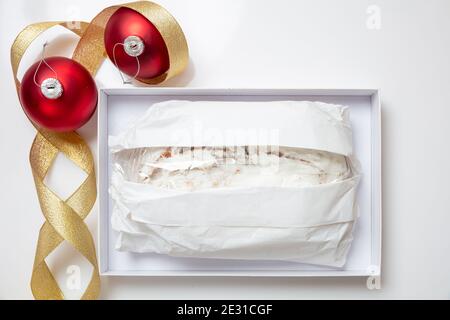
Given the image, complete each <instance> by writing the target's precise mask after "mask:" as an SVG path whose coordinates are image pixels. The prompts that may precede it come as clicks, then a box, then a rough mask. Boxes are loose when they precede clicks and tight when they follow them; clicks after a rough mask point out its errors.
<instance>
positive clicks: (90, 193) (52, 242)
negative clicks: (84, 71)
mask: <svg viewBox="0 0 450 320" xmlns="http://www.w3.org/2000/svg"><path fill="white" fill-rule="evenodd" d="M55 25H61V26H63V27H65V28H67V29H70V27H69V25H68V24H67V23H64V22H61V23H59V22H42V23H37V24H33V25H30V26H28V27H26V28H25V29H24V30H23V31H22V32H21V33H20V34H19V35H18V36H17V38H16V40H15V41H14V43H13V45H12V48H11V65H12V68H13V73H14V80H15V83H16V88H17V93H18V94H19V92H20V81H19V80H18V78H17V70H18V67H19V64H20V61H21V59H22V57H23V55H24V53H25V51H26V49H27V48H28V46H29V45H30V44H31V43H32V42H33V41H34V39H35V38H36V37H37V36H39V35H40V34H41V33H42V32H44V31H45V30H47V29H49V28H51V27H53V26H55ZM78 25H79V26H80V29H70V30H72V31H73V32H75V33H76V34H78V35H79V36H83V34H84V32H85V31H86V29H87V27H88V24H87V23H84V22H80V23H79V24H78ZM77 54H78V61H79V62H80V63H82V64H83V62H84V60H85V59H90V58H89V57H87V56H83V55H80V54H79V53H77ZM97 55H99V56H103V55H104V50H103V51H102V50H100V51H99V52H98V53H97ZM99 65H100V64H99ZM90 71H91V73H92V74H93V75H94V74H95V72H96V69H95V68H94V69H91V70H90ZM37 130H38V133H37V135H36V137H35V139H34V142H33V145H32V147H31V151H30V163H31V169H32V172H33V177H34V182H35V185H36V190H37V195H38V198H39V203H40V206H41V210H42V213H43V215H44V217H45V219H46V221H45V223H44V225H43V226H42V227H41V230H40V232H39V239H38V244H37V249H36V256H35V260H34V265H33V273H32V277H31V290H32V292H33V295H34V297H35V298H36V299H63V298H64V295H63V293H62V291H61V289H60V288H59V286H58V283H57V282H56V280H55V278H54V277H53V275H52V273H51V271H50V269H49V267H48V265H47V263H46V262H45V258H46V257H47V256H49V255H50V254H51V253H52V252H53V251H54V250H55V249H56V248H57V247H58V246H59V245H60V244H61V243H62V242H63V241H64V240H65V241H68V242H69V243H70V244H71V245H72V246H73V247H74V248H75V249H76V250H77V251H78V252H80V253H81V254H82V255H83V256H84V257H85V258H86V259H87V260H88V261H89V262H90V263H91V264H92V266H93V272H92V276H91V280H90V282H89V284H88V287H87V289H86V291H85V293H84V294H83V296H82V299H95V298H97V297H98V295H99V293H100V276H99V272H98V265H97V258H96V253H95V246H94V241H93V239H92V235H91V234H90V232H89V229H88V228H87V226H86V224H85V223H84V219H85V218H86V217H87V215H88V214H89V212H90V211H91V209H92V207H93V205H94V203H95V199H96V197H97V189H96V182H95V171H94V160H93V157H92V153H91V151H90V149H89V147H88V146H87V144H86V143H85V142H84V140H83V139H82V138H81V137H80V136H79V135H78V134H77V133H76V132H68V133H54V132H50V131H47V130H44V129H42V128H37ZM60 152H62V153H63V154H64V155H65V156H66V157H67V158H68V159H70V160H72V161H73V162H74V163H75V164H76V165H77V166H78V167H80V168H81V169H82V170H84V171H85V172H86V174H87V177H86V179H85V180H84V182H83V183H82V184H81V185H80V186H79V187H78V189H77V190H76V191H75V192H74V193H73V194H72V195H71V196H70V197H69V198H68V199H66V200H63V199H61V198H59V197H58V196H57V195H56V194H55V193H54V192H53V191H52V190H50V189H49V188H48V187H47V186H46V185H45V183H44V179H45V176H46V175H47V173H48V171H49V169H50V168H51V166H52V164H53V161H54V160H55V158H56V156H57V155H58V153H60Z"/></svg>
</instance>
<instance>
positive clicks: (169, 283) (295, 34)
mask: <svg viewBox="0 0 450 320" xmlns="http://www.w3.org/2000/svg"><path fill="white" fill-rule="evenodd" d="M115 3H118V1H117V2H116V1H87V0H78V1H74V0H60V1H55V0H40V1H29V0H2V1H0V30H1V31H0V32H1V39H2V41H1V44H0V57H1V59H0V61H1V63H0V74H1V75H2V77H1V80H0V84H1V93H2V107H3V108H2V111H3V114H2V120H3V122H2V125H1V126H0V146H1V150H2V157H1V160H0V161H1V168H2V170H3V175H2V179H1V180H0V191H1V203H2V210H1V211H2V222H1V227H2V232H1V233H0V253H1V260H0V261H1V262H0V298H25V299H29V298H31V297H32V296H31V292H30V289H29V280H30V276H31V270H32V263H33V259H34V250H35V245H36V240H37V235H38V231H39V227H40V225H41V223H42V221H43V219H42V216H41V213H40V209H39V205H38V201H37V198H36V195H35V190H34V184H33V182H32V176H31V170H30V167H29V163H28V152H29V148H30V145H31V143H32V140H33V137H34V129H33V127H32V126H31V125H30V124H29V123H28V121H27V119H26V117H25V116H24V114H23V112H22V110H21V108H20V106H19V103H18V101H17V96H16V94H15V92H14V84H13V80H12V76H11V68H10V66H9V47H10V45H11V43H12V41H13V39H14V37H15V36H16V35H17V33H18V32H19V31H20V30H21V29H22V28H23V27H24V26H25V25H27V24H29V23H32V22H38V21H44V20H62V19H66V20H73V19H74V17H75V18H76V16H78V17H80V18H83V19H85V20H89V19H91V18H92V17H93V16H94V15H95V14H96V13H98V12H99V11H100V10H101V9H102V8H104V7H105V6H107V5H110V4H115ZM159 3H160V4H162V5H164V6H165V7H166V8H167V9H168V10H169V11H171V12H172V13H173V14H174V15H175V17H176V18H177V19H178V21H179V22H180V24H181V25H182V27H183V29H184V31H185V33H186V36H187V38H188V42H189V45H190V49H191V50H190V54H191V64H190V66H189V68H188V70H187V71H186V72H185V74H184V75H182V76H181V77H179V78H178V79H174V80H172V81H170V83H168V84H167V85H176V86H192V87H196V86H202V87H205V86H206V87H255V88H257V87H278V88H283V87H297V88H308V87H313V88H327V87H331V88H333V87H347V88H349V87H350V88H354V87H375V88H376V87H379V88H381V90H382V92H383V101H382V103H383V111H384V113H383V126H384V127H383V138H384V141H383V155H384V158H383V164H384V171H383V181H384V185H383V187H384V189H383V199H384V207H383V209H384V210H383V213H384V220H383V236H384V238H383V240H384V244H385V245H384V251H383V279H382V289H381V290H374V291H369V290H367V289H366V287H365V279H361V278H354V279H325V278H320V279H290V278H287V279H260V278H255V279H233V278H231V279H230V278H202V279H198V278H194V279H192V278H172V279H167V278H148V279H146V278H133V279H130V278H114V279H103V282H102V286H103V287H102V296H101V297H102V298H105V299H107V298H108V299H114V298H154V299H156V298H158V299H167V298H180V299H182V298H210V299H214V298H249V299H258V298H295V299H299V298H343V299H345V298H367V299H379V298H445V299H447V298H450V272H449V270H450V232H448V228H449V225H450V203H449V200H448V198H449V197H448V192H449V191H448V181H449V179H450V166H449V163H450V148H449V147H448V137H449V136H450V126H449V125H448V117H449V116H450V108H449V106H448V101H450V90H448V88H449V86H450V59H449V58H448V57H449V56H450V37H449V36H448V33H449V30H450V19H448V12H449V11H450V2H449V1H447V0H430V1H423V0H374V1H364V0H363V1H361V0H343V1H334V0H318V1H293V0H292V1H288V0H280V1H265V2H264V5H261V1H260V0H247V1H244V0H240V1H237V0H236V1H229V0H216V1H211V0H196V1H194V0H190V1H177V0H161V1H159ZM370 5H376V6H378V7H375V8H379V9H380V10H381V11H380V13H381V23H380V27H381V28H380V29H370V28H368V25H367V19H368V18H369V17H370V13H369V14H368V13H367V10H368V8H369V6H370ZM373 8H374V7H370V8H369V9H373ZM375 11H376V10H375ZM369 12H372V14H373V10H369ZM370 26H373V24H369V27H370ZM375 26H376V24H375ZM117 78H118V76H117ZM113 80H114V79H111V81H113ZM116 84H117V82H116ZM93 119H95V118H93ZM95 126H96V124H95V120H93V121H91V122H90V123H88V124H87V125H86V127H85V128H83V129H82V130H81V133H82V134H83V135H84V136H85V137H86V138H87V139H88V140H89V142H90V143H91V146H92V147H95V139H96V129H95ZM62 159H63V158H62ZM57 165H58V168H57V170H58V171H59V172H61V170H64V175H65V176H66V177H74V176H76V174H75V172H74V170H72V167H70V166H69V164H68V163H67V161H66V162H64V160H61V161H58V164H57ZM50 180H52V179H50ZM68 180H69V179H64V180H61V179H54V181H53V180H52V183H53V184H52V185H53V186H54V187H55V189H58V190H60V191H59V192H60V193H65V194H67V191H68V190H69V191H70V190H73V187H74V186H76V185H77V181H73V179H70V181H68ZM96 218H97V210H94V211H93V212H92V214H91V216H90V217H89V218H88V220H87V222H88V223H89V225H90V226H91V230H93V231H94V233H95V229H96ZM71 250H72V249H70V248H68V247H67V246H66V247H64V248H62V249H61V250H60V251H58V260H61V259H64V263H62V262H60V263H56V267H59V268H57V269H63V271H62V272H60V273H61V274H62V275H63V276H66V277H67V275H65V270H64V266H65V265H66V263H72V264H79V263H80V259H79V258H77V257H76V256H74V255H73V254H72V253H73V252H72V251H71Z"/></svg>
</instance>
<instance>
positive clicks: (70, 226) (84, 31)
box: [11, 1, 189, 299]
mask: <svg viewBox="0 0 450 320" xmlns="http://www.w3.org/2000/svg"><path fill="white" fill-rule="evenodd" d="M121 7H128V8H130V9H133V10H135V11H137V12H139V13H141V14H142V15H144V16H145V17H146V18H147V19H149V20H150V21H151V22H152V23H153V24H154V25H155V27H156V28H157V29H158V30H159V32H160V33H161V35H162V36H163V39H164V41H165V42H166V45H167V48H168V52H169V60H170V67H169V70H168V71H167V72H166V73H165V74H163V75H162V76H160V77H157V78H154V79H138V80H139V81H141V82H144V83H147V84H157V83H160V82H162V81H164V80H167V79H169V78H171V77H173V76H175V75H177V74H179V73H181V72H182V71H183V70H184V69H185V68H186V66H187V63H188V59H189V58H188V47H187V42H186V38H185V37H184V34H183V31H182V30H181V28H180V26H179V25H178V23H177V22H176V21H175V19H174V18H173V17H172V16H171V15H170V14H169V13H168V12H167V11H166V10H165V9H164V8H162V7H161V6H159V5H157V4H155V3H153V2H149V1H138V2H132V3H128V4H124V5H119V6H112V7H108V8H106V9H104V10H103V11H102V12H100V13H99V14H98V15H97V16H96V17H95V18H94V19H93V20H92V21H91V23H86V22H75V23H70V24H69V23H67V22H41V23H36V24H32V25H29V26H28V27H26V28H25V29H23V30H22V31H21V32H20V34H19V35H18V36H17V38H16V40H15V41H14V43H13V45H12V47H11V66H12V69H13V74H14V81H15V84H16V90H17V93H18V95H19V99H20V94H19V93H20V81H19V79H18V78H17V71H18V68H19V65H20V61H21V59H22V57H23V55H24V54H25V51H26V50H27V48H28V47H29V46H30V44H31V43H32V42H33V41H34V40H35V39H36V38H37V37H38V36H39V35H40V34H41V33H43V32H44V31H46V30H48V29H50V28H52V27H54V26H56V25H60V26H62V27H64V28H66V29H69V30H71V31H73V32H74V33H76V34H77V35H79V36H80V40H79V42H78V45H77V47H76V49H75V51H74V53H73V56H72V58H73V59H74V60H75V61H77V62H79V63H80V64H82V65H83V66H84V67H85V68H86V69H87V70H88V71H89V72H90V73H91V75H92V76H95V74H96V72H97V70H98V69H99V67H100V66H101V64H102V63H103V61H104V59H105V57H106V52H105V48H104V29H105V26H106V24H107V22H108V20H109V18H110V17H111V15H112V14H114V12H116V11H117V10H118V9H119V8H121ZM74 25H75V26H79V28H78V29H75V28H72V26H74ZM31 122H32V121H31ZM32 123H33V122H32ZM34 125H35V124H34ZM35 127H36V129H37V131H38V133H37V135H36V137H35V139H34V142H33V145H32V147H31V151H30V164H31V169H32V173H33V178H34V182H35V185H36V190H37V195H38V199H39V203H40V206H41V210H42V213H43V215H44V217H45V220H46V221H45V223H44V224H43V225H42V227H41V229H40V232H39V239H38V243H37V249H36V256H35V260H34V266H33V273H32V277H31V289H32V292H33V295H34V297H35V298H36V299H64V295H63V293H62V291H61V289H60V287H59V286H58V283H57V282H56V280H55V278H54V277H53V275H52V273H51V271H50V269H49V267H48V265H47V263H46V261H45V259H46V257H48V256H49V255H50V254H51V253H52V252H53V251H54V250H55V249H56V248H57V247H58V246H59V245H60V244H61V243H62V242H63V241H67V242H69V243H70V244H71V245H72V246H73V247H74V248H75V249H76V250H77V251H78V252H79V253H80V254H82V255H83V256H84V257H85V258H86V259H87V260H88V261H89V263H90V264H91V265H92V266H93V271H92V276H91V280H90V282H89V284H88V287H87V288H86V290H85V292H84V294H83V296H82V297H81V298H82V299H95V298H97V297H98V295H99V293H100V276H99V271H98V264H97V258H96V252H95V246H94V241H93V239H92V235H91V233H90V232H89V229H88V228H87V226H86V224H85V223H84V219H85V218H86V217H87V216H88V214H89V212H90V211H91V209H92V207H93V206H94V203H95V199H96V197H97V189H96V182H95V170H94V160H93V157H92V153H91V150H90V149H89V147H88V145H87V144H86V142H85V141H84V140H83V138H82V137H81V136H80V135H78V133H76V132H68V133H55V132H50V131H48V130H44V129H43V128H39V127H37V126H36V125H35ZM59 153H63V154H64V155H65V156H66V157H67V158H68V159H70V160H72V161H73V162H74V163H75V164H76V165H77V166H78V167H79V168H80V169H82V170H83V171H84V172H86V174H87V177H86V179H85V180H84V182H83V183H82V184H81V185H80V186H79V187H78V188H77V190H76V191H75V192H74V193H73V194H72V195H71V196H70V197H69V198H68V199H66V200H63V199H61V198H59V197H58V196H57V195H56V194H55V193H54V192H53V191H52V190H50V189H49V188H48V187H47V186H46V185H45V183H44V179H45V177H46V175H47V173H48V171H49V169H50V168H51V166H52V164H53V162H54V160H55V158H56V156H57V155H58V154H59Z"/></svg>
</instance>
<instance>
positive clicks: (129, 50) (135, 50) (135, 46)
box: [113, 36, 145, 84]
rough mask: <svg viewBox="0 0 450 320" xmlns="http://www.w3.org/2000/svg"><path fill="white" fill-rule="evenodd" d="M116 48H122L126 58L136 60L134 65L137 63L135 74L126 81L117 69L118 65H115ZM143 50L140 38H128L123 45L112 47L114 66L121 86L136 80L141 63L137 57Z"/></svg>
mask: <svg viewBox="0 0 450 320" xmlns="http://www.w3.org/2000/svg"><path fill="white" fill-rule="evenodd" d="M118 46H123V48H124V51H125V53H126V54H127V55H128V56H130V57H135V58H136V63H137V71H136V74H135V75H134V76H133V77H132V78H130V79H128V80H126V79H125V77H124V76H123V74H122V72H121V71H120V69H119V65H118V63H117V59H116V49H117V47H118ZM144 49H145V45H144V42H143V41H142V39H141V38H139V37H137V36H129V37H127V38H126V39H125V40H124V42H123V43H120V42H118V43H116V44H115V45H114V47H113V60H114V65H115V66H116V68H117V70H118V71H119V75H120V78H122V82H123V84H131V83H132V81H133V80H136V79H137V77H138V75H139V73H140V72H141V63H140V61H139V56H140V55H141V54H142V53H143V52H144Z"/></svg>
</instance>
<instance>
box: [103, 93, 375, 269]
mask: <svg viewBox="0 0 450 320" xmlns="http://www.w3.org/2000/svg"><path fill="white" fill-rule="evenodd" d="M173 99H183V100H193V101H195V100H218V101H274V100H310V101H323V102H330V103H337V104H343V105H347V106H349V107H350V113H351V116H350V117H351V121H352V126H353V137H354V138H353V139H354V147H355V153H356V156H357V157H358V159H359V161H360V162H361V166H362V174H363V177H362V180H361V183H360V186H359V190H358V196H357V201H358V205H359V208H360V217H359V220H358V222H357V225H356V227H355V230H354V241H353V244H352V247H351V249H350V252H349V255H348V260H347V263H346V265H345V266H344V267H343V268H340V269H337V268H327V267H320V266H315V265H306V264H299V263H293V262H273V261H239V260H219V259H195V258H174V257H169V256H163V255H157V254H136V253H126V252H118V251H116V250H115V249H114V246H115V242H116V237H117V234H116V232H114V231H113V230H112V228H111V223H110V216H111V210H110V208H111V199H110V196H109V193H108V188H109V173H110V157H109V150H108V136H109V135H115V134H117V133H119V132H120V131H121V130H124V129H125V128H126V127H127V126H128V125H129V124H130V123H131V122H132V121H134V120H135V119H137V118H138V117H139V116H141V115H142V114H144V113H145V111H146V110H147V108H148V107H150V106H151V105H152V104H153V103H156V102H161V101H165V100H173ZM98 139H99V141H98V147H99V152H98V155H99V161H98V190H99V224H98V226H99V265H100V273H101V275H107V276H289V277H298V276H300V277H303V276H310V277H311V276H332V277H336V276H380V273H381V106H380V95H379V91H378V90H376V89H200V88H198V89H197V88H195V89H190V88H130V89H127V88H121V89H102V90H100V101H99V107H98Z"/></svg>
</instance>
